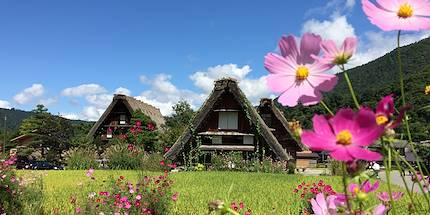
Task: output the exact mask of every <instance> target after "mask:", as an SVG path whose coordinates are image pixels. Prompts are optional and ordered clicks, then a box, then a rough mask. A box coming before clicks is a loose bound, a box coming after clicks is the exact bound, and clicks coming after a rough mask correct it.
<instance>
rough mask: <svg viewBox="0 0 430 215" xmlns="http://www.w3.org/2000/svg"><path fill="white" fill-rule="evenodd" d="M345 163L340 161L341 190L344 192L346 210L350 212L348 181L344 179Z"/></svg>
mask: <svg viewBox="0 0 430 215" xmlns="http://www.w3.org/2000/svg"><path fill="white" fill-rule="evenodd" d="M346 180H347V179H346V164H345V163H344V162H342V182H343V191H344V192H345V198H346V206H347V208H348V211H349V212H351V213H352V209H351V204H350V202H349V195H348V183H347V181H346Z"/></svg>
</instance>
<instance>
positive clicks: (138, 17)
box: [0, 0, 428, 120]
mask: <svg viewBox="0 0 430 215" xmlns="http://www.w3.org/2000/svg"><path fill="white" fill-rule="evenodd" d="M304 31H311V32H315V33H318V34H321V35H322V36H323V37H325V38H330V39H334V40H335V41H341V40H342V39H343V37H345V36H352V35H355V36H357V37H358V38H359V39H360V43H361V44H365V45H361V46H360V48H359V53H358V54H357V57H359V58H357V59H356V61H355V62H353V65H352V66H354V65H360V64H362V63H366V62H367V61H369V60H372V59H375V58H376V57H378V56H381V55H382V54H384V53H385V52H386V51H389V50H391V49H392V48H394V45H395V44H394V40H393V42H392V43H387V42H381V41H389V39H392V38H394V35H393V33H389V32H388V33H384V32H381V31H379V30H378V29H377V28H376V27H374V26H372V25H371V24H370V23H369V22H368V21H367V18H366V17H365V16H364V14H363V12H362V10H361V5H360V2H359V1H354V0H329V1H321V0H307V1H285V0H283V1H245V0H235V1H231V0H217V1H201V0H189V1H184V0H182V1H180V0H177V1H173V0H171V1H143V0H136V1H115V0H93V1H87V0H79V1H78V0H73V1H55V0H52V1H48V0H45V1H36V0H33V1H25V3H23V2H21V1H13V0H3V1H1V2H0V73H1V74H2V76H1V77H2V83H1V90H0V107H5V108H11V107H14V108H18V109H24V110H31V109H32V108H33V107H34V106H35V105H36V104H37V103H43V104H45V105H46V106H47V107H48V108H49V110H50V111H51V112H52V113H55V114H57V113H59V114H61V115H63V116H66V117H68V118H80V119H89V120H95V119H97V118H98V116H99V115H100V114H101V113H102V112H103V110H104V108H105V107H106V105H107V104H109V102H110V100H111V99H112V94H113V93H115V92H122V93H125V94H129V95H132V96H135V97H137V98H139V99H141V100H144V101H146V102H148V103H151V104H153V105H155V106H157V107H159V108H160V109H161V110H162V112H163V114H169V113H170V107H171V105H172V104H174V103H175V102H177V101H178V100H180V99H185V100H187V101H189V102H190V103H191V104H192V105H193V106H194V107H196V108H197V107H198V106H199V105H200V104H201V103H202V101H204V99H205V97H206V96H207V94H208V92H209V91H210V89H211V87H212V81H213V80H214V79H216V78H219V77H222V76H233V77H236V78H237V79H239V81H240V84H241V87H242V89H243V90H244V91H245V93H246V94H247V95H248V96H249V98H250V99H251V100H252V101H254V102H255V101H257V100H258V98H259V97H263V96H273V95H272V94H271V93H270V92H269V91H268V90H267V88H266V87H265V84H264V80H265V79H264V78H265V75H267V72H266V70H265V69H264V67H263V58H264V55H265V54H266V53H268V52H271V51H274V50H275V49H276V44H277V42H278V39H279V38H280V37H281V36H282V35H285V34H294V35H297V36H300V35H301V34H302V33H303V32H304ZM426 36H428V33H427V32H424V33H416V34H408V35H405V41H404V43H410V42H413V41H416V40H419V39H422V38H424V37H426Z"/></svg>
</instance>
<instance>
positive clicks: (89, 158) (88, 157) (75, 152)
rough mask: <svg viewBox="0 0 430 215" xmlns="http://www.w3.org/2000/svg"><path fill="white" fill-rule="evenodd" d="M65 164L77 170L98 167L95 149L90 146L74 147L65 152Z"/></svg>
mask: <svg viewBox="0 0 430 215" xmlns="http://www.w3.org/2000/svg"><path fill="white" fill-rule="evenodd" d="M65 157H66V164H67V168H68V169H73V170H79V169H81V170H82V169H89V168H98V167H99V163H98V162H97V161H96V160H97V159H98V155H97V152H96V150H94V149H91V148H74V149H70V150H69V151H67V152H66V156H65Z"/></svg>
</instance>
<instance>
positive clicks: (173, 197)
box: [172, 192, 179, 202]
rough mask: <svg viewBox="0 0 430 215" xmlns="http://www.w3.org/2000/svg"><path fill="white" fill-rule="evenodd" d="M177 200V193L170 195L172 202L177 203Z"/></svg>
mask: <svg viewBox="0 0 430 215" xmlns="http://www.w3.org/2000/svg"><path fill="white" fill-rule="evenodd" d="M178 198H179V193H178V192H176V193H174V194H173V195H172V201H174V202H176V201H178Z"/></svg>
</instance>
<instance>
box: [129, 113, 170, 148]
mask: <svg viewBox="0 0 430 215" xmlns="http://www.w3.org/2000/svg"><path fill="white" fill-rule="evenodd" d="M130 124H132V125H134V127H132V128H130V130H129V131H128V132H127V134H126V135H127V136H126V137H127V138H126V140H127V142H128V143H129V144H134V145H138V146H141V147H143V148H144V149H145V151H148V152H159V151H162V150H163V149H162V148H161V147H160V146H159V142H158V131H157V130H155V129H156V128H155V126H156V124H155V122H153V121H152V120H151V118H150V117H149V116H147V115H146V114H144V113H143V112H142V111H140V110H139V111H135V112H134V113H133V114H132V117H131V120H130ZM139 124H140V125H139Z"/></svg>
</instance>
